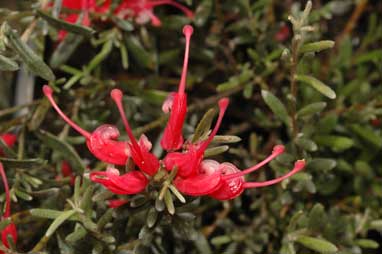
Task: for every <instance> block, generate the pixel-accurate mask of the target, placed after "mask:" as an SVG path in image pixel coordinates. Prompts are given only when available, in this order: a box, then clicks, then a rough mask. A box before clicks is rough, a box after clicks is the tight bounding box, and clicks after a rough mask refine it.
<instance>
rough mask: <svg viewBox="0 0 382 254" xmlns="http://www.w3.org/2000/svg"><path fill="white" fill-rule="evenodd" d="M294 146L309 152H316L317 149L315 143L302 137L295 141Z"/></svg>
mask: <svg viewBox="0 0 382 254" xmlns="http://www.w3.org/2000/svg"><path fill="white" fill-rule="evenodd" d="M296 145H298V146H299V147H301V148H302V149H305V150H307V151H310V152H314V151H317V148H318V147H317V145H316V143H314V142H313V141H312V140H310V139H307V138H302V137H301V138H297V139H296Z"/></svg>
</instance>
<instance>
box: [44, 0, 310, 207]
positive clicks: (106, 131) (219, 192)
mask: <svg viewBox="0 0 382 254" xmlns="http://www.w3.org/2000/svg"><path fill="white" fill-rule="evenodd" d="M158 2H159V1H158ZM192 32H193V28H192V27H191V26H188V25H187V26H185V27H184V29H183V33H184V35H185V37H186V50H185V56H184V63H183V70H182V76H181V80H180V83H179V88H178V92H177V93H172V94H171V95H170V96H169V98H167V99H166V101H165V102H164V104H163V107H162V109H163V111H165V112H169V111H171V112H170V118H169V121H168V123H167V126H166V127H165V131H164V135H163V137H162V140H161V145H162V147H163V148H164V150H167V151H169V153H168V154H167V155H166V157H165V158H164V159H163V161H162V163H160V161H159V160H158V158H156V157H155V155H153V154H152V153H150V152H149V151H150V149H151V143H150V142H149V141H148V139H147V138H146V136H144V135H142V136H141V138H140V140H139V141H137V140H136V139H135V137H134V135H133V132H132V130H131V127H130V125H129V123H128V121H127V119H126V114H125V112H124V108H123V105H122V97H123V95H122V92H121V91H120V90H118V89H113V90H112V91H111V97H112V99H113V100H114V101H115V103H116V105H117V107H118V110H119V112H120V115H121V118H122V121H123V123H124V125H125V129H126V132H127V135H128V137H129V139H130V141H129V142H127V141H117V140H116V139H117V138H118V136H119V132H118V130H117V129H116V128H115V127H114V126H112V125H102V126H100V127H98V128H97V129H96V130H95V131H94V132H93V133H88V132H87V131H85V130H83V129H81V128H80V127H79V126H78V125H76V124H75V123H73V122H72V121H71V120H70V119H69V118H68V117H67V116H66V115H65V114H64V113H63V112H62V111H61V110H60V109H59V108H58V106H57V105H56V103H55V101H54V100H53V97H52V90H51V89H50V88H49V87H48V86H44V88H43V90H44V93H45V95H46V96H47V97H48V99H49V101H50V102H51V103H52V105H53V107H54V108H55V109H56V111H57V112H58V113H59V114H60V116H61V117H62V118H63V119H64V120H65V121H66V122H67V123H68V124H69V125H71V126H72V127H73V128H74V129H76V130H77V131H78V132H79V133H81V134H82V135H83V136H84V137H86V139H87V145H88V147H89V150H90V151H91V152H92V153H93V154H94V155H95V156H96V157H97V158H99V159H100V160H102V161H105V162H108V163H112V164H118V165H125V164H126V161H127V158H128V157H131V158H132V160H133V161H134V163H135V165H137V166H138V168H139V169H140V171H139V170H135V171H131V172H128V173H126V174H123V175H120V173H119V171H118V169H116V168H114V167H109V168H108V169H107V170H106V171H102V172H91V173H90V179H91V180H92V181H94V182H97V183H100V184H102V185H103V186H104V187H105V188H107V189H108V190H110V191H111V192H113V193H115V194H121V195H124V194H128V195H130V194H136V193H139V192H141V191H143V190H144V189H146V187H147V185H148V184H149V179H150V176H154V175H155V174H156V173H157V172H158V169H159V167H160V166H162V167H164V168H165V169H167V170H168V171H171V170H174V169H176V170H177V171H173V173H175V172H176V176H175V180H174V181H173V184H174V185H175V186H176V188H177V189H178V190H179V191H180V192H182V193H184V194H187V195H190V196H202V195H208V196H210V197H212V198H215V199H218V200H227V199H233V198H235V197H237V196H239V195H240V194H241V193H242V192H243V191H244V190H245V189H247V188H257V187H263V186H268V185H273V184H276V183H278V182H280V181H282V180H284V179H286V178H288V177H290V176H292V175H293V174H296V173H297V172H299V171H300V170H302V169H303V168H304V167H305V161H304V160H301V161H297V162H296V163H295V166H294V168H293V169H292V170H291V171H290V172H289V173H287V174H285V175H284V176H281V177H279V178H276V179H274V180H270V181H265V182H246V181H245V180H244V175H247V174H249V173H252V172H254V171H256V170H258V169H259V168H261V167H262V166H264V165H265V164H267V163H268V162H270V161H271V160H273V159H274V158H275V157H277V156H278V155H280V154H282V153H283V152H284V146H282V145H278V146H275V148H274V149H273V152H272V154H271V155H270V156H268V157H267V158H266V159H265V160H263V161H262V162H260V163H258V164H257V165H255V166H253V167H250V168H248V169H246V170H243V171H240V170H239V169H238V168H237V167H236V166H235V165H233V164H231V163H227V162H225V163H222V164H219V163H218V162H216V161H213V160H205V161H202V160H203V157H204V153H205V151H206V149H207V147H208V146H209V144H210V143H211V142H212V140H213V139H214V137H215V135H216V133H217V132H218V130H219V127H220V125H221V122H222V119H223V117H224V114H225V111H226V109H227V107H228V104H229V99H228V98H223V99H221V100H219V116H218V119H217V121H216V124H215V127H214V128H213V130H212V132H211V134H210V135H209V137H208V138H207V139H206V140H203V141H200V142H197V143H193V144H190V143H186V144H184V140H183V135H182V129H183V124H184V120H185V117H186V112H187V105H186V104H187V97H186V93H185V86H186V73H187V64H188V56H189V47H190V38H191V35H192ZM182 147H184V149H185V151H182V152H179V151H176V150H179V149H180V148H182ZM165 177H166V176H165ZM168 177H171V178H164V179H165V181H169V179H173V178H172V177H174V175H171V174H170V175H169V176H168ZM159 178H160V179H161V178H163V176H161V177H159ZM125 202H126V201H121V202H119V201H116V202H113V201H111V203H110V205H111V206H112V207H117V206H119V205H120V204H124V203H125Z"/></svg>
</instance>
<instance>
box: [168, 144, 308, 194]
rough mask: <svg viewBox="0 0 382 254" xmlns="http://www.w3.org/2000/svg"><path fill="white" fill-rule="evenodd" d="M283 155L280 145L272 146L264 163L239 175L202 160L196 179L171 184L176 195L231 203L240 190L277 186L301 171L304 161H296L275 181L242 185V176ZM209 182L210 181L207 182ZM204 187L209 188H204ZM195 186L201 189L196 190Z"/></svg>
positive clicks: (231, 167) (230, 166)
mask: <svg viewBox="0 0 382 254" xmlns="http://www.w3.org/2000/svg"><path fill="white" fill-rule="evenodd" d="M283 152H284V147H283V146H282V145H278V146H275V147H274V149H273V152H272V154H271V155H270V156H268V157H267V158H266V159H265V160H263V161H262V162H260V163H258V164H256V165H254V166H253V167H250V168H248V169H246V170H243V171H240V170H239V169H238V168H237V167H236V166H235V165H233V164H231V163H228V162H224V163H222V164H219V163H218V162H217V161H214V160H204V161H203V162H202V163H201V165H200V168H199V172H198V174H197V175H196V176H192V177H189V178H181V177H178V178H177V179H176V180H175V186H176V187H177V188H178V190H179V191H181V192H183V193H185V194H188V195H190V196H201V195H209V196H210V197H213V198H215V199H218V200H228V199H233V198H236V197H237V196H239V195H240V194H241V193H242V192H243V191H244V189H247V188H258V187H264V186H269V185H273V184H276V183H279V182H281V181H282V180H284V179H286V178H288V177H290V176H292V175H294V174H296V173H297V172H299V171H300V170H302V169H303V168H304V167H305V161H304V160H300V161H297V162H296V163H295V166H294V168H293V169H292V170H291V171H290V172H289V173H287V174H285V175H283V176H281V177H279V178H276V179H273V180H270V181H265V182H246V181H245V179H244V175H247V174H249V173H252V172H253V171H256V170H258V169H260V168H261V167H262V166H264V165H265V164H267V163H268V162H270V161H271V160H273V159H274V158H275V157H277V156H279V155H280V154H282V153H283ZM211 179H213V180H214V181H211ZM217 179H218V180H217ZM207 180H208V181H207ZM206 183H209V184H208V185H206ZM197 186H200V187H202V188H196V187H197Z"/></svg>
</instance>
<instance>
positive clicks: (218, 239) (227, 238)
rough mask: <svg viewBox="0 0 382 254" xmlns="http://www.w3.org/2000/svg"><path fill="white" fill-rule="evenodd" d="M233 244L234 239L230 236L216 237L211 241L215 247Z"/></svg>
mask: <svg viewBox="0 0 382 254" xmlns="http://www.w3.org/2000/svg"><path fill="white" fill-rule="evenodd" d="M230 242H232V238H231V236H229V235H221V236H215V237H213V238H212V239H211V243H212V244H213V245H215V246H219V245H223V244H227V243H230Z"/></svg>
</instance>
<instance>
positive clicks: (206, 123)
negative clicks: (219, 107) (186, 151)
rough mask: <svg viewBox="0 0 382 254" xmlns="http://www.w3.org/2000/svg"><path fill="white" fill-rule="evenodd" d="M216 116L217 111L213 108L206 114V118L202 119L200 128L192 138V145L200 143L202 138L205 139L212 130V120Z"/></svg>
mask: <svg viewBox="0 0 382 254" xmlns="http://www.w3.org/2000/svg"><path fill="white" fill-rule="evenodd" d="M215 114H216V110H215V109H213V108H211V109H209V110H208V111H207V112H206V113H205V114H204V116H203V117H202V119H201V120H200V122H199V123H198V126H197V127H196V129H195V133H194V135H193V137H192V143H195V142H197V141H199V140H200V139H201V138H203V137H204V135H206V133H208V131H209V130H210V128H211V124H212V120H213V119H214V116H215Z"/></svg>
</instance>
